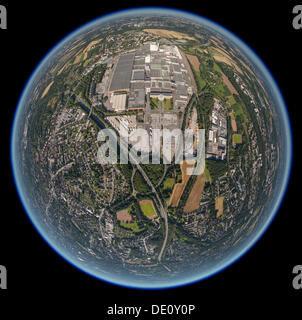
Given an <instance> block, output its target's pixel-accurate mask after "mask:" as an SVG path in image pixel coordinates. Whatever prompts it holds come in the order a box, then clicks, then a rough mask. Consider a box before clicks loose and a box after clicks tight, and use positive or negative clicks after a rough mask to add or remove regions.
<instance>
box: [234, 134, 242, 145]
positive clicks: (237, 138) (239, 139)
mask: <svg viewBox="0 0 302 320" xmlns="http://www.w3.org/2000/svg"><path fill="white" fill-rule="evenodd" d="M233 141H234V143H235V144H240V143H242V135H241V134H238V133H236V134H233Z"/></svg>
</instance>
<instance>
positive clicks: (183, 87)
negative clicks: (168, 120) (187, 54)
mask: <svg viewBox="0 0 302 320" xmlns="http://www.w3.org/2000/svg"><path fill="white" fill-rule="evenodd" d="M183 59H185V58H184V56H183V55H182V54H181V53H180V51H179V49H178V48H177V47H176V46H172V45H159V44H157V43H147V44H144V45H143V46H142V47H140V48H138V49H136V50H135V51H133V52H130V53H127V54H123V55H121V56H119V57H118V60H117V62H116V63H115V66H114V68H113V69H112V76H111V82H110V85H109V89H108V92H107V94H108V97H109V98H110V99H109V101H110V104H111V105H110V107H111V108H112V109H113V110H115V111H123V110H125V109H128V110H142V109H144V108H145V106H146V103H148V99H147V95H149V96H150V97H151V98H159V99H160V100H163V99H164V98H166V99H173V106H174V107H175V108H176V109H178V110H180V109H182V108H184V107H185V106H186V104H187V102H188V99H189V96H190V95H191V94H192V87H191V81H190V80H189V75H188V70H187V69H186V67H185V63H184V60H183ZM116 93H119V94H120V93H122V94H123V93H126V94H127V97H128V99H126V100H124V99H125V98H124V97H122V98H115V95H116ZM112 96H113V97H114V98H112ZM120 99H121V100H120ZM124 102H125V104H124Z"/></svg>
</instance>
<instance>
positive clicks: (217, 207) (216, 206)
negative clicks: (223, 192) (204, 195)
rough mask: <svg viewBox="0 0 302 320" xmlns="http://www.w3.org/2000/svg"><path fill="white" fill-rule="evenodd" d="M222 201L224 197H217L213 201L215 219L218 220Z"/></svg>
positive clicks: (221, 210)
mask: <svg viewBox="0 0 302 320" xmlns="http://www.w3.org/2000/svg"><path fill="white" fill-rule="evenodd" d="M223 200H224V197H223V196H221V197H218V198H217V199H216V201H215V210H218V211H217V214H216V217H217V218H219V217H220V216H221V215H222V214H223Z"/></svg>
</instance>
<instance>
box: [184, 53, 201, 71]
mask: <svg viewBox="0 0 302 320" xmlns="http://www.w3.org/2000/svg"><path fill="white" fill-rule="evenodd" d="M186 56H187V58H188V59H189V61H190V63H191V65H192V67H193V69H194V70H195V71H199V66H200V62H199V60H198V58H197V57H196V56H193V55H192V54H186Z"/></svg>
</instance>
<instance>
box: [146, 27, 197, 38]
mask: <svg viewBox="0 0 302 320" xmlns="http://www.w3.org/2000/svg"><path fill="white" fill-rule="evenodd" d="M144 31H145V32H148V33H153V34H155V35H157V36H161V37H166V38H170V39H173V38H176V39H186V40H195V38H193V37H190V36H188V35H187V34H185V33H182V32H177V31H171V30H164V29H144Z"/></svg>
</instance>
